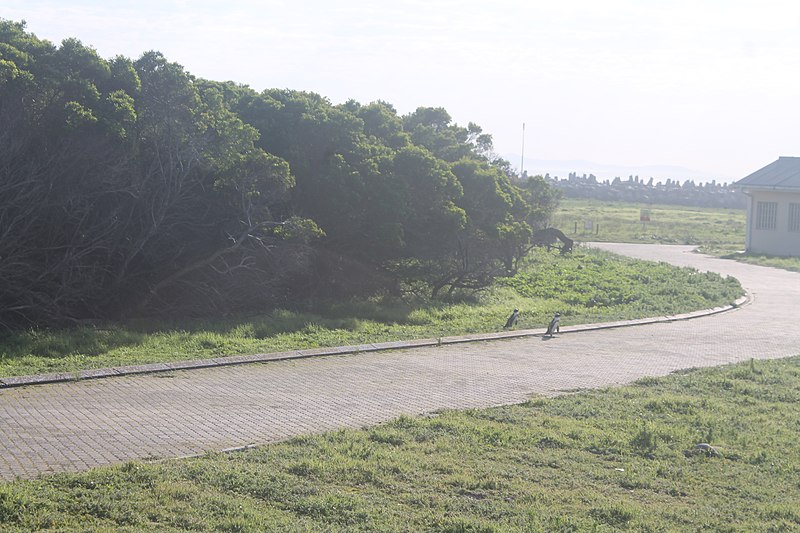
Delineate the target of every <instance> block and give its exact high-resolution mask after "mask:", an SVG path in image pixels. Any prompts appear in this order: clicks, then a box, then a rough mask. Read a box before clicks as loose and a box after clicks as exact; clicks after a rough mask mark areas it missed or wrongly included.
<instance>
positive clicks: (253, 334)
mask: <svg viewBox="0 0 800 533" xmlns="http://www.w3.org/2000/svg"><path fill="white" fill-rule="evenodd" d="M472 303H474V304H475V305H478V302H477V301H474V302H472ZM446 305H447V303H445V302H424V301H421V300H420V301H418V302H416V304H411V303H407V302H403V301H400V300H380V301H372V300H362V301H358V300H353V301H348V302H330V303H325V304H322V305H319V308H318V309H317V310H315V312H313V313H312V312H307V311H299V310H298V311H289V310H283V309H278V310H274V311H272V312H271V313H269V314H263V315H255V316H253V315H249V316H238V317H230V318H223V319H219V318H217V319H179V320H165V319H157V318H144V319H131V320H127V321H125V322H122V323H118V324H110V325H108V326H105V327H97V328H95V327H86V326H81V327H77V328H65V329H58V330H47V329H41V330H39V329H33V330H28V331H20V332H14V333H10V334H7V335H5V336H3V337H0V363H2V362H3V361H5V362H9V361H14V360H20V359H23V358H26V357H30V356H33V357H37V358H43V359H49V360H53V361H55V360H59V359H67V358H70V357H74V356H81V357H95V356H98V355H101V354H104V353H107V352H109V351H112V350H114V349H118V348H134V349H135V348H137V347H144V345H145V344H146V343H147V342H148V341H149V340H150V339H151V338H152V337H153V336H171V335H179V336H185V337H187V338H188V337H192V336H194V337H195V338H196V342H197V345H198V347H199V348H202V349H211V348H214V347H215V345H216V344H218V341H217V340H216V339H215V338H213V337H214V336H240V337H245V338H251V339H258V340H264V339H269V338H272V337H277V336H279V335H289V334H293V333H299V332H304V331H308V332H309V333H313V332H314V331H318V330H344V331H348V332H354V331H356V330H358V329H359V327H360V323H361V322H362V321H371V322H376V323H379V324H384V325H387V326H388V325H394V324H399V325H418V324H421V323H423V322H425V320H423V319H420V318H419V317H414V316H413V313H414V312H415V311H418V310H433V309H441V308H443V307H445V306H446ZM206 337H209V338H206Z"/></svg>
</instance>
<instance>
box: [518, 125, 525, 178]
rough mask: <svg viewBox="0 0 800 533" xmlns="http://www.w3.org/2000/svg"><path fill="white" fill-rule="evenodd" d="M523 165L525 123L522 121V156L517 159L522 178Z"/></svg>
mask: <svg viewBox="0 0 800 533" xmlns="http://www.w3.org/2000/svg"><path fill="white" fill-rule="evenodd" d="M524 167H525V123H524V122H523V123H522V156H521V157H520V161H519V177H520V179H522V170H523V168H524Z"/></svg>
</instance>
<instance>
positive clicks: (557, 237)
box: [531, 228, 575, 254]
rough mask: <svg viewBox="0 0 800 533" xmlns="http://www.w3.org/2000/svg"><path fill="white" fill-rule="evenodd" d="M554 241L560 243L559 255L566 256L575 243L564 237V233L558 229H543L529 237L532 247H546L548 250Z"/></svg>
mask: <svg viewBox="0 0 800 533" xmlns="http://www.w3.org/2000/svg"><path fill="white" fill-rule="evenodd" d="M556 241H561V253H562V254H567V253H569V252H571V251H572V246H573V245H574V244H575V241H573V240H572V239H570V238H569V237H567V236H566V235H564V232H563V231H561V230H560V229H558V228H545V229H540V230H539V231H536V232H534V234H533V236H531V244H532V245H533V246H546V247H547V249H548V250H550V249H551V248H552V247H553V245H554V244H555V242H556Z"/></svg>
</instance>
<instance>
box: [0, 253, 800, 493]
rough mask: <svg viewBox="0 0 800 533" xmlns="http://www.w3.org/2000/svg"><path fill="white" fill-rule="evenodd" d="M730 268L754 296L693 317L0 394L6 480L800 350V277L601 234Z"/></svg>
mask: <svg viewBox="0 0 800 533" xmlns="http://www.w3.org/2000/svg"><path fill="white" fill-rule="evenodd" d="M596 246H598V247H602V248H605V249H608V250H612V251H615V252H618V253H622V254H626V255H631V256H636V257H641V258H645V259H651V260H658V261H668V262H670V263H673V264H678V265H684V266H694V267H696V268H699V269H701V270H712V271H716V272H721V273H724V274H730V275H733V276H735V277H737V278H738V279H739V280H741V282H742V284H743V285H744V286H745V287H746V288H747V289H748V290H749V291H750V293H751V295H752V296H753V303H752V304H751V305H748V306H745V307H743V308H741V309H737V310H735V311H731V312H728V313H724V314H721V315H716V316H709V317H706V318H699V319H694V320H689V321H680V322H670V323H659V324H651V325H643V326H636V327H627V328H617V329H606V330H597V331H584V332H580V333H571V334H561V335H559V336H556V337H555V338H553V339H550V340H545V339H542V338H541V337H524V338H518V339H512V340H501V341H492V342H475V343H469V344H456V345H447V346H441V347H433V348H430V347H429V348H417V349H413V350H398V351H389V352H376V353H362V354H356V355H343V356H334V357H324V358H312V359H301V360H292V361H278V362H271V363H264V364H253V365H242V366H228V367H221V368H209V369H200V370H192V371H183V372H180V371H179V372H172V373H162V374H145V375H134V376H125V377H117V378H108V379H99V380H86V381H76V382H68V383H58V384H52V385H42V386H31V387H19V388H10V389H5V390H0V479H6V480H9V479H13V478H15V477H33V476H36V475H38V474H40V473H48V472H60V471H76V470H82V469H87V468H91V467H94V466H99V465H107V464H115V463H120V462H124V461H127V460H132V459H151V458H160V457H176V456H185V455H191V454H198V453H203V452H206V451H211V450H224V449H228V448H233V447H240V446H246V445H251V444H263V443H268V442H272V441H275V440H280V439H285V438H287V437H290V436H293V435H297V434H303V433H312V432H322V431H325V430H329V429H334V428H340V427H360V426H364V425H369V424H375V423H378V422H382V421H385V420H389V419H391V418H394V417H397V416H398V415H400V414H419V413H424V412H430V411H433V410H437V409H442V408H470V407H486V406H491V405H497V404H507V403H516V402H521V401H524V400H526V399H527V398H528V397H530V396H531V395H536V394H545V395H554V394H559V393H562V392H565V391H572V390H575V389H581V388H588V387H601V386H606V385H615V384H622V383H627V382H630V381H633V380H635V379H638V378H640V377H642V376H658V375H664V374H668V373H670V372H672V371H674V370H677V369H681V368H688V367H700V366H712V365H719V364H724V363H731V362H736V361H742V360H746V359H749V358H751V357H753V358H776V357H785V356H789V355H795V354H797V353H800V330H798V328H797V321H798V318H800V310H799V309H800V308H799V307H798V303H799V302H800V274H797V273H792V272H786V271H782V270H777V269H771V268H765V267H757V266H752V265H746V264H742V263H737V262H734V261H726V260H722V259H715V258H711V257H707V256H702V255H698V254H693V253H690V251H691V249H692V248H693V247H691V246H658V245H628V244H598V245H596Z"/></svg>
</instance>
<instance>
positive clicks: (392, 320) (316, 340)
mask: <svg viewBox="0 0 800 533" xmlns="http://www.w3.org/2000/svg"><path fill="white" fill-rule="evenodd" d="M741 294H742V289H741V286H740V285H739V283H738V281H736V280H735V279H732V278H722V277H720V276H719V275H716V274H713V273H699V272H697V271H696V270H693V269H685V268H684V269H681V268H677V267H673V266H669V265H666V264H663V263H662V264H656V263H652V262H645V261H637V260H633V259H627V258H622V257H619V256H615V255H613V254H608V253H605V252H601V251H598V250H588V249H578V250H576V251H575V253H573V254H572V255H570V256H564V257H561V256H559V255H557V254H555V253H547V252H545V251H544V250H540V251H538V252H537V253H536V254H534V256H533V258H532V260H531V263H530V264H529V265H528V266H527V267H526V268H525V269H524V270H523V271H522V273H520V274H518V275H517V276H515V277H513V278H506V279H503V280H501V282H500V283H498V284H497V285H496V286H495V287H493V288H492V289H490V290H487V291H485V292H484V293H482V294H479V295H477V296H472V297H469V298H462V299H461V300H459V301H455V302H453V303H450V304H443V303H431V302H418V303H416V304H411V303H408V302H402V301H398V300H372V301H351V302H337V303H333V304H328V305H327V306H324V307H321V308H320V309H317V310H316V312H314V313H311V312H302V311H290V310H278V311H275V312H273V313H270V314H268V315H262V316H257V317H249V318H240V319H228V320H217V321H213V322H211V321H209V322H202V321H201V322H193V323H183V324H180V323H178V324H171V325H170V324H163V323H159V324H152V323H136V322H132V323H128V324H124V325H112V326H109V327H107V328H101V329H94V328H77V329H71V330H63V331H49V330H32V331H28V332H22V333H17V334H14V335H11V336H8V337H6V338H4V339H3V340H2V341H0V377H4V376H14V375H27V374H36V373H47V372H72V371H76V370H80V369H90V368H102V367H109V366H121V365H132V364H144V363H152V362H165V361H177V360H185V359H201V358H212V357H219V356H224V355H236V354H245V353H263V352H279V351H286V350H296V349H302V348H312V347H319V346H338V345H353V344H363V343H371V342H381V341H388V340H397V339H414V338H436V337H440V336H447V335H459V334H466V333H478V332H490V331H498V330H500V329H501V326H502V325H503V324H504V323H505V320H506V318H507V316H508V315H509V313H510V311H511V310H512V309H514V308H518V309H520V310H521V318H520V322H519V324H518V327H519V328H538V327H544V326H545V325H546V324H547V322H548V321H549V319H550V318H551V317H552V315H553V313H555V312H557V311H558V312H560V313H561V315H562V324H565V325H568V324H576V323H587V322H598V321H606V320H618V319H627V318H641V317H646V316H660V315H666V314H675V313H681V312H685V311H691V310H696V309H702V308H708V307H716V306H719V305H724V304H729V303H731V302H733V301H734V300H735V299H736V298H737V297H738V296H740V295H741Z"/></svg>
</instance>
